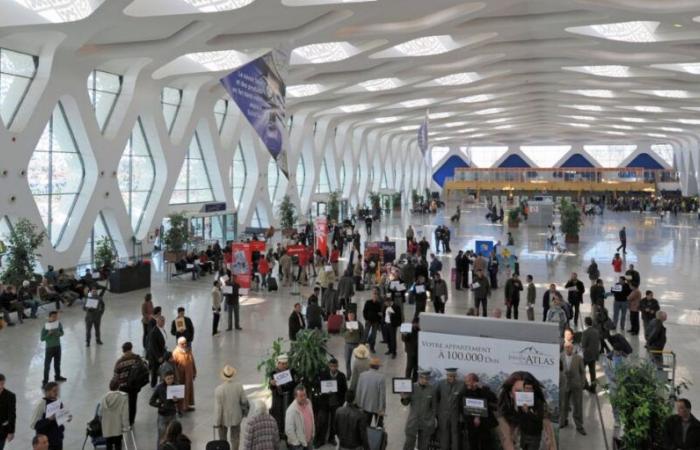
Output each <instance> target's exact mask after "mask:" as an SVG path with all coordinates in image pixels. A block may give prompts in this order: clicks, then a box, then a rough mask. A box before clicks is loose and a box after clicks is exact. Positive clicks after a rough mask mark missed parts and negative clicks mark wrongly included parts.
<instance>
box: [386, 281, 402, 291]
mask: <svg viewBox="0 0 700 450" xmlns="http://www.w3.org/2000/svg"><path fill="white" fill-rule="evenodd" d="M399 284H401V283H400V282H398V281H392V282H391V283H389V289H393V290H394V291H396V290H398V288H399Z"/></svg>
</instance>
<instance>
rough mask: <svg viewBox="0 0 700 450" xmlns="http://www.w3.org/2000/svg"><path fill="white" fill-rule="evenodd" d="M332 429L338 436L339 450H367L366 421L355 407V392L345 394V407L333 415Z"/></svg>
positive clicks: (360, 411) (349, 391)
mask: <svg viewBox="0 0 700 450" xmlns="http://www.w3.org/2000/svg"><path fill="white" fill-rule="evenodd" d="M334 428H335V430H336V435H337V436H338V445H339V450H367V449H369V441H368V440H367V420H366V419H365V415H364V413H363V412H362V410H360V408H358V407H357V406H356V405H355V392H354V391H351V390H348V391H347V392H345V406H343V407H340V408H338V411H337V412H336V413H335V423H334Z"/></svg>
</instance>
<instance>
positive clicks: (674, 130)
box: [659, 127, 685, 133]
mask: <svg viewBox="0 0 700 450" xmlns="http://www.w3.org/2000/svg"><path fill="white" fill-rule="evenodd" d="M659 130H663V131H669V132H671V133H682V132H683V131H685V130H684V129H683V128H676V127H661V128H659Z"/></svg>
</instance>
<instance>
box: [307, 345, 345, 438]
mask: <svg viewBox="0 0 700 450" xmlns="http://www.w3.org/2000/svg"><path fill="white" fill-rule="evenodd" d="M319 384H320V392H321V395H320V396H319V399H318V403H317V406H318V412H317V424H318V428H317V430H316V440H315V443H314V447H315V448H321V447H323V446H324V445H325V444H326V442H327V443H329V444H331V445H333V446H335V445H336V441H335V435H336V433H337V428H336V426H335V417H336V412H337V410H338V408H340V406H342V404H343V400H345V393H346V392H347V390H348V381H347V378H345V374H344V373H343V372H341V371H339V370H338V360H337V359H335V358H332V359H331V360H330V361H328V368H327V369H325V370H324V371H323V372H321V376H320V377H319Z"/></svg>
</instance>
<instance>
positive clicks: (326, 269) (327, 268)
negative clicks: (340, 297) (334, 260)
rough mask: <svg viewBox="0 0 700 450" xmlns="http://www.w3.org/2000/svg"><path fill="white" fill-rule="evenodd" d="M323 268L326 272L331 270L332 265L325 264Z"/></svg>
mask: <svg viewBox="0 0 700 450" xmlns="http://www.w3.org/2000/svg"><path fill="white" fill-rule="evenodd" d="M324 270H325V271H326V272H333V266H326V267H324Z"/></svg>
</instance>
